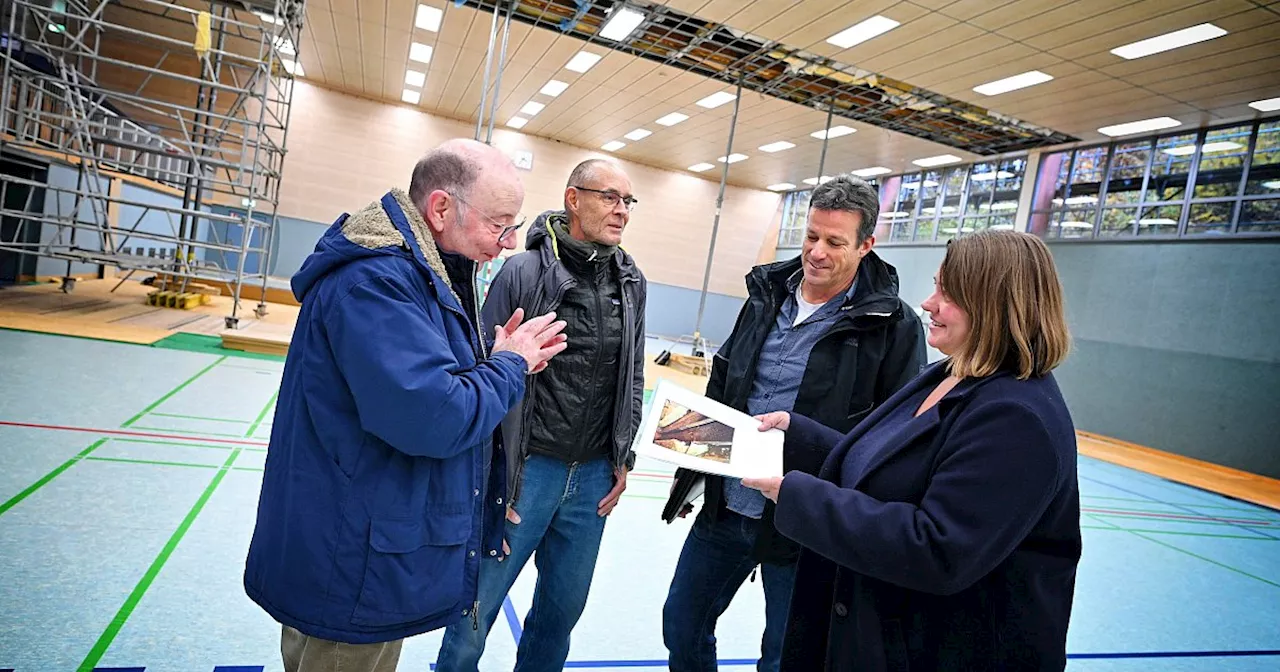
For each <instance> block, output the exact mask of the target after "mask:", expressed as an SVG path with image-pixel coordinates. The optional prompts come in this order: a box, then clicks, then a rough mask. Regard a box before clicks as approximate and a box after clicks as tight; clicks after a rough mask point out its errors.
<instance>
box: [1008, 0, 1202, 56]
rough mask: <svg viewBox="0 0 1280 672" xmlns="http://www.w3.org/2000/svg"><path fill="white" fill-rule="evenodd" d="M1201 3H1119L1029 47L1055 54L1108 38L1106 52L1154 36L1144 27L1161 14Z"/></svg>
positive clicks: (1045, 35) (1031, 42) (1031, 40)
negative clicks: (1078, 43)
mask: <svg viewBox="0 0 1280 672" xmlns="http://www.w3.org/2000/svg"><path fill="white" fill-rule="evenodd" d="M1199 1H1201V0H1168V1H1167V2H1165V1H1163V0H1156V1H1154V2H1152V1H1151V0H1144V1H1143V2H1127V3H1118V4H1117V5H1116V7H1115V8H1114V9H1112V10H1111V11H1109V12H1107V13H1105V14H1100V15H1098V16H1095V17H1093V18H1092V19H1090V20H1088V21H1080V22H1070V23H1067V24H1064V25H1060V26H1058V27H1056V28H1055V29H1053V30H1050V31H1047V32H1044V33H1041V34H1039V35H1035V36H1032V37H1029V38H1027V39H1026V42H1027V44H1029V45H1031V46H1033V47H1035V48H1037V49H1046V50H1054V49H1059V48H1063V47H1067V46H1069V45H1072V44H1074V43H1076V42H1081V41H1085V40H1089V39H1090V38H1096V37H1098V36H1099V35H1106V36H1107V37H1106V38H1105V39H1104V40H1103V42H1105V43H1106V44H1107V45H1108V46H1107V47H1106V48H1105V49H1102V50H1101V51H1102V52H1104V53H1105V52H1106V51H1108V50H1110V49H1114V48H1115V47H1118V46H1120V45H1122V44H1128V43H1130V42H1136V41H1138V40H1142V39H1146V38H1147V37H1151V36H1152V35H1154V34H1158V33H1151V32H1150V30H1149V29H1147V28H1144V24H1145V23H1146V22H1148V21H1150V20H1152V19H1153V18H1154V17H1157V16H1160V15H1162V14H1168V13H1173V12H1177V11H1179V10H1181V9H1184V8H1186V7H1189V6H1191V5H1194V4H1196V3H1197V2H1199Z"/></svg>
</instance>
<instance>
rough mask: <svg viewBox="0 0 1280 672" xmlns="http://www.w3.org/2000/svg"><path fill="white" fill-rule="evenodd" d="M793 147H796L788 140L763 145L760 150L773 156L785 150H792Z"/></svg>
mask: <svg viewBox="0 0 1280 672" xmlns="http://www.w3.org/2000/svg"><path fill="white" fill-rule="evenodd" d="M792 147H795V145H794V144H792V143H790V142H787V141H786V140H779V141H777V142H771V143H769V144H767V145H761V146H760V147H759V149H760V151H762V152H769V153H770V154H772V153H774V152H781V151H782V150H784V149H791V148H792Z"/></svg>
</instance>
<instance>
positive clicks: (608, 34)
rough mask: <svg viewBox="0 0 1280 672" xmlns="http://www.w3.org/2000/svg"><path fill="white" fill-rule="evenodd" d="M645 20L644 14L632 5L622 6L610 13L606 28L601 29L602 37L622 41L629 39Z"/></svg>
mask: <svg viewBox="0 0 1280 672" xmlns="http://www.w3.org/2000/svg"><path fill="white" fill-rule="evenodd" d="M643 22H644V14H643V13H642V12H637V11H636V10H634V9H631V8H630V7H622V8H620V9H616V10H615V11H613V12H612V13H610V15H609V20H608V21H606V22H605V24H604V28H601V29H600V37H603V38H604V39H606V40H613V41H614V42H621V41H623V40H625V39H627V36H628V35H630V34H631V33H632V31H634V30H635V29H636V28H637V27H638V26H639V25H640V24H641V23H643Z"/></svg>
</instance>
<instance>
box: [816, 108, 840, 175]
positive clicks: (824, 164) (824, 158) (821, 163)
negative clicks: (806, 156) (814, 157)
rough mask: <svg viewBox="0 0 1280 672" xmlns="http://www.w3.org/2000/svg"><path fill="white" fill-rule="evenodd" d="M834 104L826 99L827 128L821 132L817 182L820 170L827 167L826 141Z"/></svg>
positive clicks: (829, 134)
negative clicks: (820, 154) (820, 153)
mask: <svg viewBox="0 0 1280 672" xmlns="http://www.w3.org/2000/svg"><path fill="white" fill-rule="evenodd" d="M835 109H836V108H835V105H832V104H831V101H830V100H827V129H826V130H825V131H823V132H822V156H821V157H820V158H819V159H818V184H822V171H823V170H825V169H826V167H827V143H828V142H830V141H831V115H832V113H833V112H835Z"/></svg>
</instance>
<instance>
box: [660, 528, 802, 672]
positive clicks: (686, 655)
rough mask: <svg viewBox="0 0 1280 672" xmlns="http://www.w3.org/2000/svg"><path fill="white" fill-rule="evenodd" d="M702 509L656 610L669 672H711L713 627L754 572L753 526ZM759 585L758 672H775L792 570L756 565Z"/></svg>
mask: <svg viewBox="0 0 1280 672" xmlns="http://www.w3.org/2000/svg"><path fill="white" fill-rule="evenodd" d="M720 516H721V518H720V519H719V520H716V519H715V518H716V515H715V512H713V511H707V510H706V509H705V508H704V509H703V510H702V511H701V512H700V513H699V514H698V517H697V518H696V519H694V521H693V528H692V529H691V530H689V536H688V537H687V538H686V539H685V541H684V549H683V550H681V551H680V560H679V563H678V564H677V565H676V573H675V576H674V577H672V579H671V590H670V592H669V593H668V594H667V603H666V604H665V605H663V607H662V640H663V642H664V643H665V644H666V645H667V651H669V652H670V657H669V659H668V665H669V667H670V668H671V672H715V671H716V621H717V620H718V619H719V618H720V615H721V614H723V613H724V610H725V609H728V608H729V602H730V601H732V600H733V596H734V594H735V593H737V592H738V588H740V587H741V586H742V582H743V581H745V580H746V578H747V575H748V574H750V573H751V570H752V569H754V568H755V567H756V562H755V560H753V559H752V558H751V547H752V546H753V545H754V544H755V541H756V528H757V527H758V526H759V525H760V521H759V520H755V519H752V518H746V517H744V516H740V515H738V514H736V513H734V512H732V511H727V510H722V511H720ZM760 576H761V581H762V582H763V584H764V604H765V628H764V637H763V638H762V641H761V645H760V653H761V655H760V661H759V662H758V663H757V665H756V669H757V670H759V672H777V670H778V666H779V664H780V662H781V658H782V638H783V635H784V634H785V632H786V627H787V615H788V611H789V610H790V608H791V589H792V588H793V587H794V586H795V579H796V566H795V564H794V563H792V564H787V565H773V564H768V563H765V564H761V565H760Z"/></svg>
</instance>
